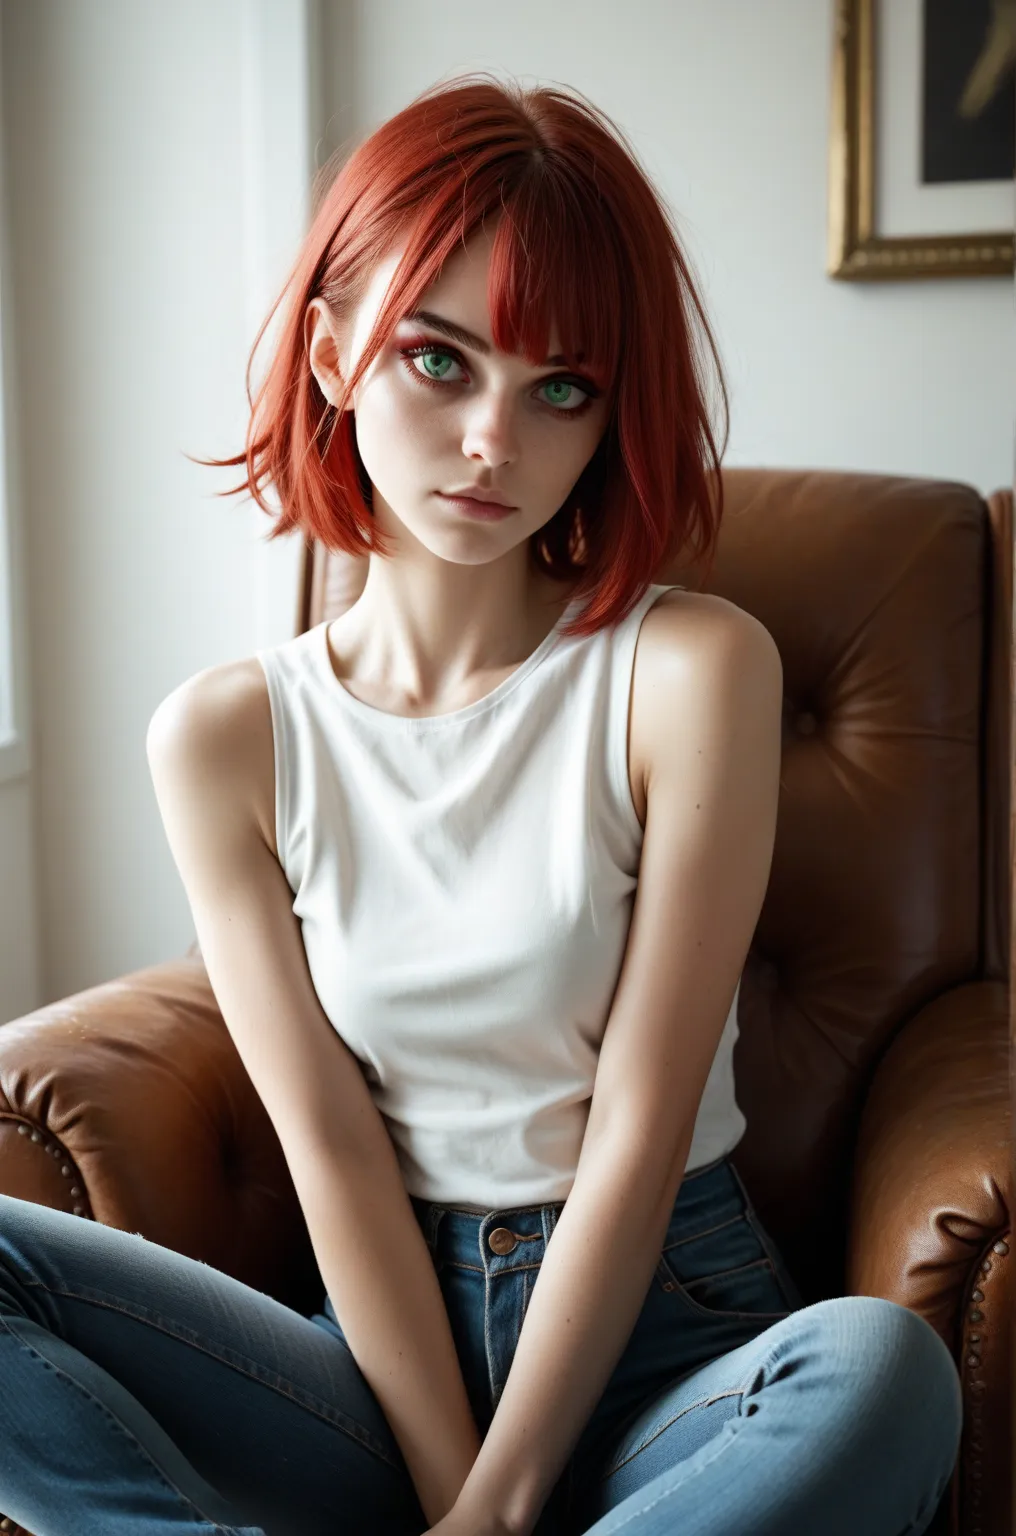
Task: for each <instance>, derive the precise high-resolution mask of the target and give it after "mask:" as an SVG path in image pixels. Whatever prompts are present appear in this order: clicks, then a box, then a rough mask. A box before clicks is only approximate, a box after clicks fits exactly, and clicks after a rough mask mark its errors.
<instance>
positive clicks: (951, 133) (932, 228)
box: [827, 0, 1016, 281]
mask: <svg viewBox="0 0 1016 1536" xmlns="http://www.w3.org/2000/svg"><path fill="white" fill-rule="evenodd" d="M835 7H836V25H835V43H834V57H833V76H832V123H831V135H830V159H829V252H828V264H827V270H828V272H829V274H830V275H831V276H832V277H836V278H841V279H848V280H863V281H873V280H880V279H886V278H896V279H901V278H918V277H973V276H985V275H1010V276H1011V275H1012V272H1013V251H1014V241H1013V216H1014V203H1013V190H1014V179H1013V178H1014V173H1016V0H835Z"/></svg>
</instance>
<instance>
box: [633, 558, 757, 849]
mask: <svg viewBox="0 0 1016 1536" xmlns="http://www.w3.org/2000/svg"><path fill="white" fill-rule="evenodd" d="M782 694H783V664H782V662H781V660H780V653H779V650H778V648H777V645H776V642H775V640H774V639H773V637H772V635H771V634H770V632H769V630H768V629H766V627H765V625H764V624H763V623H762V622H761V621H760V620H759V619H756V618H755V616H754V614H751V613H748V612H747V611H746V610H745V609H744V608H739V607H738V605H737V604H736V603H732V602H730V601H729V600H728V599H727V598H724V597H720V596H718V595H717V594H715V593H711V592H686V591H684V590H683V589H680V588H678V589H675V590H672V591H670V592H665V593H664V594H663V595H662V596H661V597H660V598H658V599H657V601H656V602H655V603H654V604H653V606H652V607H651V608H650V609H649V611H648V613H647V614H646V615H645V618H644V619H643V621H642V626H641V629H640V630H639V638H638V644H637V646H636V650H635V660H634V664H633V669H632V686H631V716H630V754H629V769H630V777H631V789H632V799H633V801H634V804H635V807H636V811H637V812H638V816H639V820H640V822H642V824H643V826H644V825H645V815H646V809H647V788H646V786H647V784H648V782H649V779H650V777H651V775H652V772H653V768H654V766H655V764H656V763H657V762H658V761H660V760H661V758H662V756H663V755H664V754H666V753H668V752H669V751H670V750H671V743H672V742H673V741H674V739H675V732H674V731H673V730H672V729H670V726H671V723H672V722H675V721H677V722H683V724H684V725H688V724H689V723H693V725H694V728H696V729H697V728H698V727H699V726H700V727H701V728H702V730H703V731H709V732H714V729H715V728H717V727H718V728H719V729H720V730H722V729H723V728H724V715H725V714H726V716H727V717H728V718H733V717H735V716H737V715H740V714H741V713H742V712H743V710H744V709H746V708H748V707H756V706H757V707H758V708H759V709H761V710H762V711H763V712H765V713H767V714H768V715H773V716H775V718H777V719H778V717H779V712H780V708H781V702H782ZM678 734H679V735H681V736H683V737H684V739H685V740H687V734H686V732H685V731H682V732H680V733H678Z"/></svg>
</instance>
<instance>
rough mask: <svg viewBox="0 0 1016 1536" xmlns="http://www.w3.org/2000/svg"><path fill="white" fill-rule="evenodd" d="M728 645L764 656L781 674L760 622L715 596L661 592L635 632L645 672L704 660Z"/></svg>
mask: <svg viewBox="0 0 1016 1536" xmlns="http://www.w3.org/2000/svg"><path fill="white" fill-rule="evenodd" d="M730 646H734V647H737V648H738V650H739V651H740V650H741V648H744V649H745V650H746V651H747V653H748V654H749V655H750V654H756V655H759V656H760V657H764V656H766V655H768V657H769V659H770V662H771V663H772V664H773V665H779V666H780V668H781V670H782V664H781V663H780V654H779V651H778V650H777V647H776V641H775V640H774V639H773V637H772V635H771V634H770V633H769V631H768V629H766V627H765V625H764V624H763V623H762V622H761V620H759V619H756V617H755V615H754V614H752V613H748V611H747V609H745V608H739V607H738V605H737V604H736V603H732V602H730V600H729V599H728V598H726V597H720V596H718V594H717V593H715V592H685V591H684V590H683V589H682V588H675V589H672V590H671V591H669V592H664V593H663V595H662V597H660V598H658V599H657V601H656V602H655V603H654V604H653V606H652V607H651V608H650V610H649V612H648V613H647V614H646V616H645V618H644V619H643V621H642V628H641V629H640V631H639V643H638V650H639V651H641V652H642V653H643V658H644V660H645V661H646V663H647V664H648V666H649V668H652V667H653V666H672V665H673V664H674V663H675V662H676V663H678V664H681V663H683V662H686V661H694V660H696V659H700V658H701V659H704V658H705V657H706V656H711V655H714V654H716V652H717V651H721V652H722V651H725V650H726V649H727V648H728V647H730Z"/></svg>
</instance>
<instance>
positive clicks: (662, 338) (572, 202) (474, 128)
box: [201, 73, 728, 634]
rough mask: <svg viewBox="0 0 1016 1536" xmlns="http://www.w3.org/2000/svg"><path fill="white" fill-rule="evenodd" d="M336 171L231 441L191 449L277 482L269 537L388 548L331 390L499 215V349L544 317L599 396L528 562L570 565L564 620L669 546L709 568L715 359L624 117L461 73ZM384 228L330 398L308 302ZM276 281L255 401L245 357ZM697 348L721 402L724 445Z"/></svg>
mask: <svg viewBox="0 0 1016 1536" xmlns="http://www.w3.org/2000/svg"><path fill="white" fill-rule="evenodd" d="M341 153H343V154H345V153H346V151H344V150H343V151H342V152H341ZM332 176H333V179H331V181H330V184H328V183H327V181H326V185H325V190H324V192H323V194H322V195H320V200H319V202H318V205H317V211H316V213H315V215H314V218H313V220H312V223H311V227H310V230H309V233H308V234H307V237H306V239H305V240H304V243H303V246H302V248H301V250H300V253H299V256H298V259H297V261H296V264H295V266H294V267H293V270H292V272H291V273H290V276H289V278H288V280H287V282H286V284H285V287H284V288H283V291H282V293H281V294H280V296H279V298H278V299H277V300H276V302H275V304H274V305H273V306H272V309H271V311H270V312H269V314H268V316H267V317H266V319H265V321H264V323H263V324H262V326H261V328H260V330H259V331H258V334H257V337H256V339H255V341H254V346H253V348H252V350H251V355H250V360H249V362H248V367H247V397H248V400H249V401H250V403H251V420H250V426H249V429H248V433H247V444H246V449H245V451H244V452H243V453H241V454H237V455H236V456H235V457H234V458H231V459H205V460H202V461H201V462H203V463H206V464H217V465H232V464H237V465H239V464H243V465H245V466H246V471H247V474H246V479H245V480H244V481H243V483H242V484H240V485H238V486H235V487H233V488H232V489H231V490H229V491H225V492H222V493H221V494H223V495H235V494H237V493H239V492H240V491H245V490H246V491H248V492H249V493H250V494H251V495H252V496H253V498H254V500H255V501H256V502H257V504H258V505H259V506H260V507H261V508H262V509H263V510H264V511H266V512H274V511H275V509H273V508H271V507H270V506H269V505H268V504H267V503H266V502H265V500H264V497H263V494H262V492H263V488H264V487H265V486H266V485H268V484H271V485H273V486H274V487H275V489H276V492H277V494H278V497H279V502H280V506H281V514H277V515H276V521H275V526H274V528H273V529H272V531H271V533H270V534H269V535H268V537H269V539H274V538H278V537H279V536H280V535H281V534H284V533H289V532H292V531H293V530H295V529H298V528H299V529H301V530H302V531H303V534H304V537H305V538H306V539H307V540H308V541H313V540H317V539H320V540H321V541H322V543H323V544H324V545H325V546H326V547H328V548H331V549H336V550H344V551H345V552H347V553H349V554H356V555H363V554H365V553H369V552H370V551H371V550H376V551H377V552H378V553H379V554H382V555H383V554H387V553H389V551H388V550H387V549H386V548H385V540H384V538H383V536H382V535H381V534H380V532H379V531H378V530H377V529H376V528H375V527H374V526H373V522H372V517H371V510H370V501H369V497H370V489H371V488H370V482H369V480H368V479H367V477H366V473H365V470H364V468H363V464H362V461H361V460H360V456H359V454H358V452H357V449H356V442H355V435H354V432H353V426H354V423H353V420H352V412H349V411H343V410H342V409H341V405H342V404H343V403H344V401H345V399H346V398H348V396H349V395H351V394H352V391H353V390H355V388H356V387H357V385H358V383H359V382H360V379H361V378H362V376H363V374H364V373H365V372H366V370H367V369H368V368H369V367H370V365H371V363H372V362H373V360H374V358H375V357H376V356H377V355H378V353H379V352H380V351H381V350H382V348H383V347H384V346H385V345H386V344H387V342H388V341H389V339H390V337H391V334H392V332H393V330H394V328H395V326H396V324H397V323H398V321H399V320H400V319H401V318H402V316H403V315H405V314H407V313H409V312H411V311H412V310H413V309H414V308H415V307H416V306H417V304H418V302H419V300H420V299H421V297H422V295H423V293H424V290H425V289H426V288H428V287H429V286H430V284H431V283H433V282H435V281H436V279H437V277H438V275H439V274H440V271H441V268H442V265H443V264H444V262H445V261H446V260H447V258H448V257H449V256H450V255H451V254H452V253H453V252H454V250H455V248H456V246H457V245H458V244H459V243H460V242H465V241H466V240H468V238H469V236H470V235H471V234H472V233H473V231H474V230H477V229H478V228H479V227H480V226H482V225H483V223H484V220H485V219H490V220H491V221H493V220H494V219H495V218H496V219H497V220H498V225H497V230H496V233H495V236H494V240H493V245H492V253H491V262H490V272H489V283H488V294H487V300H488V308H489V313H490V320H491V331H492V335H493V338H494V344H495V346H496V347H498V348H499V349H500V350H501V351H504V352H508V353H521V354H522V355H523V356H524V357H525V359H526V361H527V362H529V363H530V364H532V365H533V366H537V365H539V364H540V363H541V362H542V361H543V359H544V357H545V356H546V355H547V348H548V341H549V334H550V328H551V325H552V323H554V322H556V323H557V326H558V328H559V334H560V340H561V351H562V353H563V354H564V356H565V357H566V359H567V360H568V363H569V365H570V366H576V365H577V358H576V353H578V352H581V353H582V354H583V359H584V366H585V367H586V369H587V370H588V369H592V370H593V371H594V376H596V373H597V372H599V373H601V374H602V376H603V378H604V380H605V382H606V386H607V390H608V398H609V400H610V414H609V419H608V425H607V428H606V430H605V432H604V434H603V437H602V438H601V441H600V443H599V445H598V447H597V449H596V452H595V453H594V454H593V457H592V459H591V460H590V462H589V464H588V465H587V466H586V468H585V469H584V470H583V472H582V474H581V475H580V476H579V479H578V481H577V482H576V484H575V486H574V487H573V488H572V490H571V492H570V493H569V495H568V498H567V499H566V501H565V502H564V503H563V505H562V506H561V507H560V508H559V509H558V511H557V512H556V513H555V514H554V516H553V517H552V518H551V519H550V520H549V522H547V523H546V524H545V525H544V526H543V527H542V528H541V529H539V530H538V531H537V532H536V533H535V534H533V535H532V537H531V539H530V544H529V549H530V559H531V561H532V562H533V564H534V567H535V568H536V569H538V570H541V571H543V572H545V573H547V574H548V575H550V576H553V577H555V578H559V579H562V580H571V581H575V582H576V586H575V590H574V593H573V595H574V596H575V597H576V598H580V597H585V598H587V599H588V601H587V602H586V603H585V605H584V607H583V609H582V612H581V614H580V616H579V617H578V618H576V619H574V620H573V621H572V623H571V624H570V625H569V626H568V627H567V633H569V634H592V633H593V632H594V631H595V630H597V629H599V628H601V627H602V626H603V625H606V624H612V623H616V622H617V621H619V620H620V619H622V618H623V617H624V616H625V614H627V613H628V612H629V611H630V610H631V608H632V607H633V605H634V604H635V603H636V602H637V601H638V599H639V597H640V596H641V595H642V594H643V593H644V592H645V590H646V588H647V586H648V585H649V583H650V582H651V581H653V580H654V578H655V576H656V574H657V573H658V572H659V571H660V570H661V568H662V566H663V565H664V564H665V563H667V562H668V561H669V560H670V559H671V558H673V557H675V556H676V555H677V554H678V552H679V551H681V550H684V549H686V548H687V549H689V550H690V551H691V555H692V558H693V559H694V560H698V559H701V558H703V557H705V559H706V561H707V564H708V566H709V567H711V565H712V560H713V556H714V553H715V545H716V539H717V534H718V530H719V523H720V519H721V516H722V510H723V491H722V482H721V478H720V472H719V471H720V458H721V455H722V452H723V448H724V447H725V446H726V432H727V422H728V417H727V410H728V400H727V392H726V386H725V383H724V379H723V370H722V366H721V363H720V358H719V354H718V352H717V348H716V343H715V340H714V338H713V335H712V332H711V330H710V327H709V324H708V322H707V320H706V317H705V312H704V310H703V307H702V302H701V300H700V298H699V295H698V293H697V291H696V287H695V284H694V282H693V281H692V277H691V274H690V271H689V266H688V262H687V260H686V258H685V256H684V254H683V252H682V250H681V247H680V244H679V242H678V239H677V236H676V234H675V233H674V230H673V229H672V227H671V223H670V220H669V218H668V216H667V213H666V212H665V209H664V204H663V202H662V199H661V198H660V196H659V194H658V193H657V192H656V191H655V189H654V188H653V186H652V184H651V182H650V180H649V178H648V177H647V175H646V174H645V172H644V171H643V170H642V169H641V167H640V166H639V164H638V162H637V160H636V157H635V153H634V150H633V149H632V148H631V146H630V145H629V144H628V141H627V140H626V139H625V137H624V135H623V134H622V132H621V130H620V129H618V128H617V127H616V125H614V124H613V123H612V122H611V120H610V119H609V118H608V117H607V116H606V115H605V114H604V113H602V112H601V111H599V109H598V108H596V107H594V106H593V105H592V104H591V103H590V102H588V101H587V100H586V98H585V97H583V96H581V95H580V93H577V92H576V93H566V92H564V91H561V90H556V89H553V88H549V87H540V88H537V89H530V90H523V89H522V88H521V87H520V86H518V85H516V84H515V83H513V82H509V83H504V82H502V81H500V80H498V79H496V78H494V77H492V76H490V75H487V74H486V73H483V74H480V75H467V76H459V77H458V78H457V79H454V80H452V81H451V82H450V83H447V84H443V85H438V86H433V87H431V88H430V89H429V90H427V91H425V92H423V93H422V94H421V95H420V96H417V97H416V98H415V100H413V101H412V102H410V104H409V105H408V106H407V107H405V108H404V109H403V110H402V111H401V112H398V113H396V114H395V116H394V117H391V118H389V119H388V121H387V122H384V123H382V124H381V126H380V127H379V128H378V129H376V130H375V132H374V133H372V134H371V135H370V137H369V138H367V139H366V140H364V141H363V142H362V143H361V144H359V145H358V146H357V147H356V148H355V149H354V150H353V152H352V153H351V154H349V155H348V158H346V159H345V160H344V163H342V164H341V166H340V168H339V170H338V172H337V173H334V174H333V166H332V165H329V166H326V167H325V168H324V172H323V173H322V178H321V179H322V180H324V179H326V178H328V177H332ZM319 184H320V182H319ZM396 242H405V252H404V255H403V258H402V260H401V262H400V264H399V266H398V268H397V270H396V272H395V274H394V277H393V279H392V284H391V287H390V289H389V292H388V295H387V299H386V302H385V303H384V304H383V306H382V308H381V311H380V313H379V314H378V317H377V321H376V324H375V326H374V330H373V332H372V334H371V335H370V337H368V339H367V343H366V345H365V347H364V350H363V353H362V355H361V357H360V359H359V361H358V363H357V365H356V368H355V370H354V372H353V375H352V377H351V378H350V379H349V380H348V381H347V383H346V394H345V395H344V396H343V399H342V401H340V403H339V407H335V406H332V405H330V404H329V403H328V401H327V400H325V398H324V395H323V394H322V393H321V390H320V388H319V386H318V383H317V380H316V379H315V378H314V375H313V373H312V372H311V369H310V365H309V362H308V359H307V355H306V348H305V345H304V331H303V323H304V314H305V311H306V308H307V305H308V304H309V303H310V301H311V300H312V299H314V298H317V297H319V296H320V297H323V298H324V299H325V300H326V302H327V303H328V304H329V306H330V307H331V308H332V310H333V312H334V313H335V314H336V315H344V314H347V313H350V312H352V310H354V309H355V308H356V306H357V305H358V303H359V302H360V299H361V298H362V296H363V293H364V291H365V289H366V286H367V283H368V282H369V280H370V277H371V275H372V272H373V270H374V268H375V266H376V264H377V263H378V261H379V260H380V259H381V258H382V257H384V256H385V255H386V254H387V253H388V252H389V251H390V250H391V249H392V248H393V247H394V246H395V244H396ZM283 300H286V309H285V311H284V314H283V316H282V324H281V328H280V332H279V337H278V341H277V344H276V349H275V353H274V356H273V357H272V360H271V363H270V366H269V368H268V370H267V372H266V375H265V377H264V380H263V382H262V384H261V386H260V389H259V391H258V396H257V400H256V401H254V400H252V399H251V388H250V381H251V369H252V366H253V361H254V356H255V353H256V352H257V348H258V345H259V343H260V341H261V339H262V337H263V336H264V333H265V331H266V329H267V327H268V325H269V323H270V322H271V319H272V317H273V315H274V314H275V312H276V310H277V309H278V308H279V305H280V304H281V303H282V302H283ZM707 361H709V362H711V363H712V365H713V368H714V377H715V382H716V383H717V385H718V393H719V397H720V399H721V400H722V405H723V428H724V440H723V444H722V445H721V446H720V447H717V442H716V438H715V436H714V432H713V428H712V426H711V423H710V401H709V398H708V393H707V379H706V369H705V366H704V365H705V363H706V362H707Z"/></svg>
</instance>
